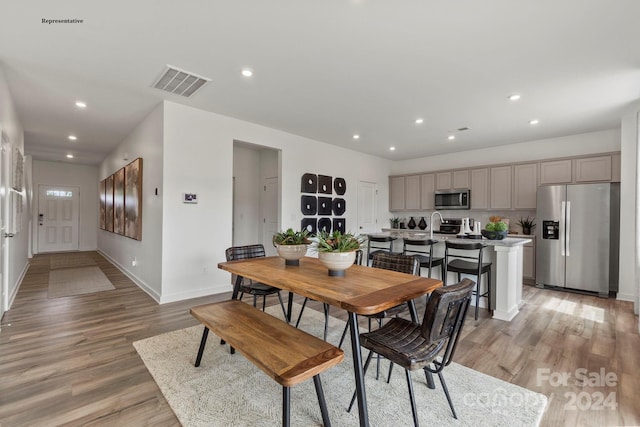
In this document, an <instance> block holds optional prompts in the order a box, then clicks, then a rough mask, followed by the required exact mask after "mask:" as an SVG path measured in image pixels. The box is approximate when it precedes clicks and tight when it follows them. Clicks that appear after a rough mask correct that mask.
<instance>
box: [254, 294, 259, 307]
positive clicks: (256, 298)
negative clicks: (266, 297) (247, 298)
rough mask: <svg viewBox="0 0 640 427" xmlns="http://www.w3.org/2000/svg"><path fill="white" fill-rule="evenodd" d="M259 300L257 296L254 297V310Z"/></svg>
mask: <svg viewBox="0 0 640 427" xmlns="http://www.w3.org/2000/svg"><path fill="white" fill-rule="evenodd" d="M257 300H258V296H257V295H254V296H253V308H255V307H256V302H257Z"/></svg>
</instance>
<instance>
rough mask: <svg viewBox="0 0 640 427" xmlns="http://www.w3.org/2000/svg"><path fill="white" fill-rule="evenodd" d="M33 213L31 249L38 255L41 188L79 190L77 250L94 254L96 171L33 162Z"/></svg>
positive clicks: (61, 163) (97, 204) (96, 226)
mask: <svg viewBox="0 0 640 427" xmlns="http://www.w3.org/2000/svg"><path fill="white" fill-rule="evenodd" d="M33 185H34V188H33V190H34V194H33V197H34V200H33V201H34V210H33V217H32V223H33V224H34V227H36V229H35V230H34V232H33V248H34V251H35V253H38V228H37V227H38V213H39V212H40V211H39V209H38V208H39V206H38V195H39V194H40V193H39V187H40V186H41V185H44V186H49V185H61V186H73V187H79V188H80V228H79V230H78V239H79V249H80V250H81V251H94V250H96V249H97V248H98V235H97V228H98V214H99V211H98V209H99V206H100V205H99V199H98V167H97V166H91V165H74V164H72V163H71V162H47V161H42V160H34V161H33Z"/></svg>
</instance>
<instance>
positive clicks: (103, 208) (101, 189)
mask: <svg viewBox="0 0 640 427" xmlns="http://www.w3.org/2000/svg"><path fill="white" fill-rule="evenodd" d="M106 181H107V180H106V179H103V180H102V181H100V187H99V188H98V193H99V194H100V229H101V230H106V229H107V223H106V220H105V218H106V212H107V211H106V209H107V190H106Z"/></svg>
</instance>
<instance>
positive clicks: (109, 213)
mask: <svg viewBox="0 0 640 427" xmlns="http://www.w3.org/2000/svg"><path fill="white" fill-rule="evenodd" d="M104 189H105V196H106V197H105V210H104V212H105V219H104V222H105V230H107V231H110V232H112V233H113V175H109V176H108V177H107V178H105V180H104Z"/></svg>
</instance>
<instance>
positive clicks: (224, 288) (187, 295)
mask: <svg viewBox="0 0 640 427" xmlns="http://www.w3.org/2000/svg"><path fill="white" fill-rule="evenodd" d="M230 290H232V288H231V286H229V284H228V283H226V284H224V285H212V286H207V287H206V288H202V289H195V290H190V291H188V292H178V293H175V294H169V295H164V294H163V295H162V297H161V298H160V304H166V303H169V302H176V301H182V300H186V299H191V298H199V297H206V296H209V295H216V294H221V293H223V292H229V291H230Z"/></svg>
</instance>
